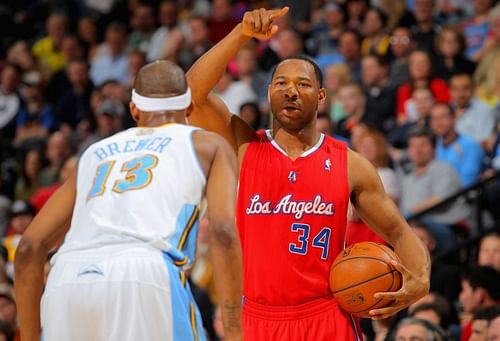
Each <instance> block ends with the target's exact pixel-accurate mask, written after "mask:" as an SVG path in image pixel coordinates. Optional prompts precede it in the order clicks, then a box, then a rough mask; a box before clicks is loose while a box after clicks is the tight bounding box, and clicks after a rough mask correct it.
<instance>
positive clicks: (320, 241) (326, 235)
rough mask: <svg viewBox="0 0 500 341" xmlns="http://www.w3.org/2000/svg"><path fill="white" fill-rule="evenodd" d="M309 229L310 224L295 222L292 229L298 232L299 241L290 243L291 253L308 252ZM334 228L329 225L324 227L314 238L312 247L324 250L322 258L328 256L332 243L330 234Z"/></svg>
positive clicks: (303, 253) (301, 253) (302, 253)
mask: <svg viewBox="0 0 500 341" xmlns="http://www.w3.org/2000/svg"><path fill="white" fill-rule="evenodd" d="M309 230H310V227H309V225H308V224H300V223H294V224H292V231H293V232H298V239H297V241H298V242H297V243H290V244H289V246H288V250H289V251H290V252H291V253H296V254H299V255H306V254H307V252H308V243H309ZM331 233H332V230H331V229H330V228H329V227H323V228H322V229H321V231H319V233H318V234H317V235H316V236H315V237H314V238H313V241H312V247H316V248H319V249H321V250H322V252H321V259H327V258H328V249H329V245H330V235H331Z"/></svg>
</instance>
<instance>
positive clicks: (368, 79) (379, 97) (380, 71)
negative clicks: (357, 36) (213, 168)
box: [361, 54, 396, 132]
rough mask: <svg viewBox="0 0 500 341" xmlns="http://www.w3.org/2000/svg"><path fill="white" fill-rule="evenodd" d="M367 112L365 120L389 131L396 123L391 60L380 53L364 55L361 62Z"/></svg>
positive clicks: (394, 90) (394, 89) (382, 129)
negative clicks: (391, 80)
mask: <svg viewBox="0 0 500 341" xmlns="http://www.w3.org/2000/svg"><path fill="white" fill-rule="evenodd" d="M361 67H362V69H361V71H362V73H361V74H362V78H363V83H362V84H363V88H364V92H365V96H366V114H365V116H364V117H363V121H364V122H366V123H368V124H371V125H373V126H375V127H377V128H378V129H379V130H381V131H384V132H388V131H391V130H392V128H393V127H394V126H395V125H396V119H395V115H394V107H395V104H396V88H394V87H393V86H392V85H391V84H390V82H389V79H388V74H389V61H388V59H387V58H384V57H381V56H378V55H373V54H372V55H368V56H365V57H363V60H362V62H361Z"/></svg>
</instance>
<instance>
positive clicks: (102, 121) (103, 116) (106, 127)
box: [79, 99, 125, 153]
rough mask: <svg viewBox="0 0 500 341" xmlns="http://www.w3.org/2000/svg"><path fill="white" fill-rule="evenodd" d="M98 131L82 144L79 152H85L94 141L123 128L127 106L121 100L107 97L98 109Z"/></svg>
mask: <svg viewBox="0 0 500 341" xmlns="http://www.w3.org/2000/svg"><path fill="white" fill-rule="evenodd" d="M95 114H96V122H97V131H96V132H95V133H94V134H93V135H92V136H90V137H89V138H88V139H87V140H86V141H85V143H84V144H82V145H80V148H79V149H80V150H79V152H80V153H81V152H83V151H84V150H85V149H86V148H87V147H88V146H90V145H91V144H92V143H94V142H96V141H99V140H102V139H104V138H106V137H108V136H111V135H113V134H114V133H116V132H118V131H120V130H122V129H123V116H124V115H125V108H124V106H123V104H122V103H121V102H118V101H116V100H111V99H105V100H104V101H102V102H101V104H100V106H99V108H98V109H97V111H96V113H95Z"/></svg>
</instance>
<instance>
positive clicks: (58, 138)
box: [39, 131, 71, 186]
mask: <svg viewBox="0 0 500 341" xmlns="http://www.w3.org/2000/svg"><path fill="white" fill-rule="evenodd" d="M70 155H71V144H70V141H69V139H68V137H67V135H65V134H63V133H62V132H60V131H56V132H54V133H52V134H51V135H50V136H49V138H48V139H47V147H46V148H45V157H46V158H47V160H48V161H49V164H48V165H47V166H46V167H45V168H43V169H42V171H41V172H40V177H39V179H40V180H39V184H40V186H50V185H52V184H54V183H55V182H57V177H58V174H59V169H60V168H61V166H62V163H63V162H64V160H65V159H67V158H68V157H69V156H70Z"/></svg>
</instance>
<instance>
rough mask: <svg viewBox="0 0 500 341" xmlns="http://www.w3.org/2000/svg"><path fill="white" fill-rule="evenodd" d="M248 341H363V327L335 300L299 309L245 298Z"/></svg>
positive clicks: (244, 308)
mask: <svg viewBox="0 0 500 341" xmlns="http://www.w3.org/2000/svg"><path fill="white" fill-rule="evenodd" d="M243 336H244V340H245V341H274V340H276V341H281V340H287V341H294V340H296V341H307V340H314V341H323V340H325V341H326V340H328V341H332V340H333V341H351V340H352V341H362V340H363V338H362V336H361V329H360V328H359V323H358V321H357V320H355V319H354V318H353V317H351V315H349V314H347V313H345V312H343V311H342V310H341V309H340V308H339V306H338V305H337V303H336V302H335V300H333V299H331V298H321V299H318V300H314V301H311V302H308V303H305V304H301V305H297V306H267V305H261V304H258V303H255V302H253V301H250V300H249V299H247V298H245V301H244V303H243Z"/></svg>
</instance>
